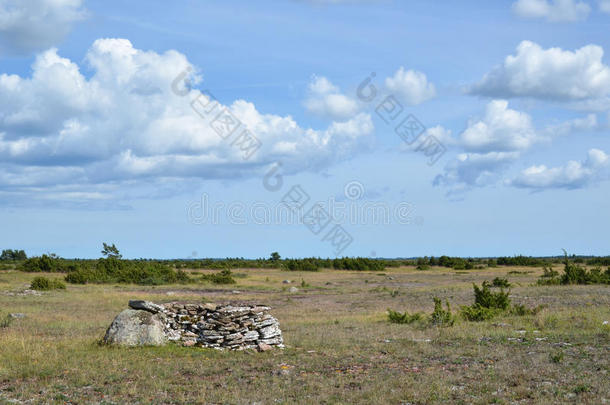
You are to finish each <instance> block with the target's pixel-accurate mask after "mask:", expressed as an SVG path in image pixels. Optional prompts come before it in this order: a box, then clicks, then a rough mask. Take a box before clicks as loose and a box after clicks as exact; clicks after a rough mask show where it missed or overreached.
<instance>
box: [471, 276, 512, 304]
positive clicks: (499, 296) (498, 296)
mask: <svg viewBox="0 0 610 405" xmlns="http://www.w3.org/2000/svg"><path fill="white" fill-rule="evenodd" d="M472 286H473V288H474V305H478V306H481V307H484V308H491V309H501V310H505V309H508V307H509V306H510V298H508V295H509V292H504V289H500V291H498V292H491V291H490V289H489V283H487V282H486V281H484V282H483V284H482V286H481V288H479V287H477V285H476V284H473V285H472Z"/></svg>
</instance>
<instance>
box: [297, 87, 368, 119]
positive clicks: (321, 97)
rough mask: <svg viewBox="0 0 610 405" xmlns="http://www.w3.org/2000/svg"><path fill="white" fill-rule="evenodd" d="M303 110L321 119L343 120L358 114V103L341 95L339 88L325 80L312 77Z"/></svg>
mask: <svg viewBox="0 0 610 405" xmlns="http://www.w3.org/2000/svg"><path fill="white" fill-rule="evenodd" d="M305 108H306V109H307V110H308V111H309V112H310V113H312V114H314V115H317V116H319V117H322V118H329V119H335V120H345V119H348V118H351V117H353V116H354V115H356V114H357V113H358V110H359V106H358V102H357V101H356V100H355V99H353V98H351V97H348V96H346V95H344V94H341V92H340V91H339V88H338V87H337V86H335V85H334V84H332V83H331V82H330V81H329V80H328V79H327V78H325V77H321V76H314V77H313V79H312V81H311V83H310V84H309V94H308V97H307V99H306V100H305Z"/></svg>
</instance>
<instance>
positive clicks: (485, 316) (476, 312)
mask: <svg viewBox="0 0 610 405" xmlns="http://www.w3.org/2000/svg"><path fill="white" fill-rule="evenodd" d="M501 312H502V310H501V309H497V308H485V307H482V306H480V305H469V306H463V307H462V308H461V309H460V315H462V317H463V318H464V319H466V320H467V321H473V322H480V321H487V320H489V319H492V318H494V317H495V316H497V315H498V314H499V313H501Z"/></svg>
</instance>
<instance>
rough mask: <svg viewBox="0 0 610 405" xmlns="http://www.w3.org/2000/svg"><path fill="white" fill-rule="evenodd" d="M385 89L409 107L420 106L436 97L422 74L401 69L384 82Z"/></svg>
mask: <svg viewBox="0 0 610 405" xmlns="http://www.w3.org/2000/svg"><path fill="white" fill-rule="evenodd" d="M385 85H386V87H387V89H388V90H389V91H390V92H392V93H394V94H395V95H396V96H397V97H398V98H399V99H401V100H402V101H404V102H406V103H407V104H409V105H417V104H421V103H423V102H424V101H427V100H430V99H431V98H434V96H436V89H435V87H434V84H432V83H430V82H428V78H427V77H426V75H425V74H424V73H422V72H417V71H415V70H405V69H404V67H401V68H400V69H398V70H397V71H396V73H394V76H392V77H388V78H387V79H386V80H385Z"/></svg>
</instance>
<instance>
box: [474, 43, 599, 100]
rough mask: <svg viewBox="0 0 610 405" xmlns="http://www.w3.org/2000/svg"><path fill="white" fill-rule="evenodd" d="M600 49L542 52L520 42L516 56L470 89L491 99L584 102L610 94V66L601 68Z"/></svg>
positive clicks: (507, 58) (586, 48)
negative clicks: (525, 98) (532, 98)
mask: <svg viewBox="0 0 610 405" xmlns="http://www.w3.org/2000/svg"><path fill="white" fill-rule="evenodd" d="M603 55H604V50H603V49H602V48H601V47H600V46H597V45H587V46H584V47H582V48H580V49H577V50H576V51H573V52H572V51H564V50H562V49H560V48H549V49H542V47H540V45H538V44H536V43H534V42H530V41H523V42H521V43H520V44H519V46H518V47H517V54H516V55H509V56H507V57H506V59H505V61H504V64H502V65H500V66H498V67H496V68H494V69H493V70H492V71H491V72H489V73H488V74H486V75H485V76H484V77H483V79H482V80H481V81H480V82H479V83H477V84H476V85H474V86H472V88H471V92H472V93H473V94H480V95H485V96H491V97H534V98H540V99H555V100H584V99H591V98H601V97H605V96H608V95H610V67H608V66H607V65H604V63H603V62H602V57H603Z"/></svg>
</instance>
